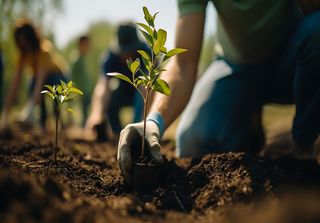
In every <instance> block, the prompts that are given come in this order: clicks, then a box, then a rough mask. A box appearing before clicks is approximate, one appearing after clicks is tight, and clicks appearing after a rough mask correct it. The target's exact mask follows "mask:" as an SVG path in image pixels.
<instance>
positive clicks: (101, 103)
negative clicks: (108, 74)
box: [92, 77, 110, 116]
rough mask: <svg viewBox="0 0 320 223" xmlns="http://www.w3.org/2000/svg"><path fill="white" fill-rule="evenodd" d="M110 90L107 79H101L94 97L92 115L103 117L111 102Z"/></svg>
mask: <svg viewBox="0 0 320 223" xmlns="http://www.w3.org/2000/svg"><path fill="white" fill-rule="evenodd" d="M109 92H110V90H109V87H108V81H107V79H106V78H105V77H102V78H99V80H98V84H97V85H96V87H95V89H94V92H93V96H92V113H93V114H96V115H98V116H102V115H103V114H104V112H105V109H106V106H107V104H108V101H109V96H110V93H109Z"/></svg>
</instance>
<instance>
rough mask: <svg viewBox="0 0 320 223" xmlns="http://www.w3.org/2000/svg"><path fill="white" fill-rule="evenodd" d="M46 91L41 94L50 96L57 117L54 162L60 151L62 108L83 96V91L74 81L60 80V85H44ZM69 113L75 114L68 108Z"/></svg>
mask: <svg viewBox="0 0 320 223" xmlns="http://www.w3.org/2000/svg"><path fill="white" fill-rule="evenodd" d="M44 87H45V88H46V90H43V91H41V94H46V95H48V96H49V97H50V98H51V99H52V100H53V104H54V110H55V115H56V126H55V127H56V131H55V147H54V160H55V161H56V160H57V151H58V124H59V118H60V112H61V107H62V105H63V104H65V103H67V102H70V101H73V99H74V98H75V97H76V96H77V95H83V93H82V91H81V90H79V89H78V88H76V87H75V86H74V83H73V82H72V81H69V82H68V83H65V82H63V81H62V80H60V84H57V85H53V86H51V85H44ZM67 111H68V112H71V113H73V110H72V109H71V108H67Z"/></svg>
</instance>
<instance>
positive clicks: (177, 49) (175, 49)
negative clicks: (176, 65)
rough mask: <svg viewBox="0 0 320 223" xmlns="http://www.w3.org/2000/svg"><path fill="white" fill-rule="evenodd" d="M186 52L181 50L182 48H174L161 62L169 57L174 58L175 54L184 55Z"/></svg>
mask: <svg viewBox="0 0 320 223" xmlns="http://www.w3.org/2000/svg"><path fill="white" fill-rule="evenodd" d="M186 51H187V50H186V49H182V48H174V49H172V50H169V52H168V53H167V54H166V56H165V58H164V60H163V61H166V60H167V59H169V58H170V57H173V56H175V55H177V54H180V53H184V52H186Z"/></svg>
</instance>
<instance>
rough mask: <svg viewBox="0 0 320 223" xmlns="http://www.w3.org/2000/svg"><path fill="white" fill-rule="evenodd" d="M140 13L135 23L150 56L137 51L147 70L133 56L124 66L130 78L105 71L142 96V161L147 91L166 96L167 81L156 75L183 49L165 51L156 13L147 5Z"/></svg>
mask: <svg viewBox="0 0 320 223" xmlns="http://www.w3.org/2000/svg"><path fill="white" fill-rule="evenodd" d="M143 13H144V19H145V21H146V23H137V25H138V26H139V28H140V29H139V31H140V32H141V33H142V35H143V37H144V38H145V39H146V41H147V44H148V45H149V47H150V49H151V55H150V53H148V52H146V51H144V50H138V51H137V52H138V53H139V54H140V55H141V59H142V63H143V65H144V67H145V68H146V71H145V70H144V69H142V66H141V61H140V59H139V58H137V59H135V60H134V61H132V59H128V60H127V66H128V68H129V70H130V71H131V73H132V76H131V78H129V77H128V76H126V75H124V74H120V73H108V74H107V75H108V76H112V77H116V78H119V79H121V80H124V81H126V82H128V83H130V84H131V85H132V86H133V87H135V88H136V90H137V91H138V92H139V93H140V95H141V96H142V98H143V102H144V108H143V111H144V112H143V136H142V146H141V155H140V158H141V159H142V160H143V159H144V158H145V134H146V116H147V110H148V102H149V97H150V94H151V92H152V91H157V92H159V93H162V94H164V95H167V96H169V95H170V88H169V85H168V83H167V82H166V81H165V80H163V79H161V78H159V76H160V73H161V72H162V71H165V69H163V67H162V66H163V64H164V62H166V61H167V60H168V59H169V58H171V57H173V56H175V55H177V54H180V53H183V52H185V51H186V50H185V49H181V48H174V49H171V50H167V49H166V47H165V43H166V40H167V32H166V31H165V30H163V29H158V30H157V29H156V28H155V23H154V21H155V18H156V15H157V14H158V13H155V14H154V15H151V14H150V13H149V10H148V9H147V8H146V7H143ZM140 86H143V87H144V89H145V92H144V93H143V92H142V91H141V90H140V89H139V87H140Z"/></svg>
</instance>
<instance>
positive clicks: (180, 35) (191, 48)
mask: <svg viewBox="0 0 320 223" xmlns="http://www.w3.org/2000/svg"><path fill="white" fill-rule="evenodd" d="M204 20H205V15H204V13H195V14H189V15H186V16H180V17H179V18H178V21H177V26H176V42H175V45H176V47H178V48H185V49H187V50H188V52H186V53H184V54H179V55H177V56H176V57H174V58H173V60H172V61H171V62H170V63H169V64H168V65H167V67H166V69H167V70H168V71H166V72H164V73H162V75H161V78H162V79H164V80H166V81H167V83H168V84H169V86H170V88H171V96H170V97H167V96H164V95H161V94H155V98H154V101H153V103H152V105H151V109H150V115H149V116H148V118H147V125H146V134H145V135H146V137H145V139H146V142H147V147H146V148H147V149H148V151H149V152H150V155H151V158H152V160H153V161H154V162H157V163H161V162H163V160H162V156H161V153H160V143H159V141H160V137H161V134H162V127H163V129H164V128H165V127H167V126H169V125H170V123H171V122H172V121H173V120H174V119H176V117H177V116H178V115H179V114H180V113H181V112H182V110H183V109H184V107H185V106H186V104H187V103H188V101H189V98H190V96H191V93H192V90H193V86H194V84H195V82H196V78H197V70H198V62H199V57H200V51H201V46H202V38H203V30H204ZM157 117H160V119H161V120H164V121H159V120H157ZM162 117H163V118H162ZM160 123H161V124H160ZM159 124H160V125H159ZM142 135H143V123H142V122H140V123H135V124H130V125H128V126H126V127H125V128H124V129H123V130H122V131H121V134H120V139H119V146H118V156H117V159H118V161H119V166H120V169H121V172H122V174H123V175H124V178H125V180H126V181H127V182H128V183H130V182H131V176H130V169H131V166H132V160H133V159H134V158H133V157H137V153H139V150H138V149H137V148H139V147H137V146H134V145H140V144H141V143H138V144H137V142H138V141H139V139H140V140H141V137H142Z"/></svg>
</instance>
